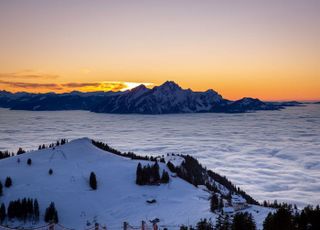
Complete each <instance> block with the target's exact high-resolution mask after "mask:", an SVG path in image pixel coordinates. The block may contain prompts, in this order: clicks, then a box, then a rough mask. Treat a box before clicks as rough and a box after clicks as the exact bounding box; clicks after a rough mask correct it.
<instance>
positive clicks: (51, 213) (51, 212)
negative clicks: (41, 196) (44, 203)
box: [44, 202, 59, 223]
mask: <svg viewBox="0 0 320 230" xmlns="http://www.w3.org/2000/svg"><path fill="white" fill-rule="evenodd" d="M44 221H45V222H47V223H58V222H59V218H58V211H57V210H56V207H55V205H54V203H53V202H51V203H50V205H49V207H48V208H47V209H46V212H45V215H44Z"/></svg>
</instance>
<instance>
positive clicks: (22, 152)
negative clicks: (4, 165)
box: [17, 148, 26, 155]
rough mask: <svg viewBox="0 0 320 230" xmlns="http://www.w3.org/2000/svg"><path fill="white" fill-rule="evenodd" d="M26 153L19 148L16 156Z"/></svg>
mask: <svg viewBox="0 0 320 230" xmlns="http://www.w3.org/2000/svg"><path fill="white" fill-rule="evenodd" d="M25 152H26V151H24V150H23V149H22V148H19V149H18V151H17V155H21V154H24V153H25Z"/></svg>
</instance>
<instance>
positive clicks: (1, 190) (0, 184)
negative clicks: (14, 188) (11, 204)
mask: <svg viewBox="0 0 320 230" xmlns="http://www.w3.org/2000/svg"><path fill="white" fill-rule="evenodd" d="M2 195H3V186H2V183H1V181H0V196H2Z"/></svg>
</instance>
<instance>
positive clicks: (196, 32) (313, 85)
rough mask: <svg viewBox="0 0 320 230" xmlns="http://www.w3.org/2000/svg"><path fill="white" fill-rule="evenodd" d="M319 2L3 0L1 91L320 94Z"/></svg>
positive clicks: (268, 97)
mask: <svg viewBox="0 0 320 230" xmlns="http://www.w3.org/2000/svg"><path fill="white" fill-rule="evenodd" d="M319 12H320V1H318V0H286V1H285V0H268V1H262V0H261V1H259V0H251V1H247V0H242V1H241V0H233V1H231V0H229V1H225V0H220V1H215V0H208V1H205V0H199V1H195V0H192V1H191V0H190V1H189V0H179V1H178V0H158V1H153V0H145V1H139V0H126V1H124V0H123V1H122V0H114V1H107V0H54V1H52V0H25V1H21V0H1V1H0V89H2V90H10V91H30V92H47V91H56V92H64V91H71V90H82V91H94V90H124V89H127V88H132V87H134V86H136V85H138V84H139V83H146V84H147V85H149V86H150V87H151V86H153V85H159V84H161V83H163V82H164V81H166V80H173V81H175V82H177V83H178V84H179V85H181V86H182V87H183V88H192V89H193V90H206V89H208V88H212V89H214V90H216V91H218V92H219V93H220V94H222V95H223V96H224V97H225V98H228V99H239V98H242V97H244V96H250V97H258V98H261V99H264V100H293V99H296V100H319V99H320V13H319Z"/></svg>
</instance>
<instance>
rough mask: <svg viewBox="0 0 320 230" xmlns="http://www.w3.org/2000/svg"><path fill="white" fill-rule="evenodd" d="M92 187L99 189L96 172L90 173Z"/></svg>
mask: <svg viewBox="0 0 320 230" xmlns="http://www.w3.org/2000/svg"><path fill="white" fill-rule="evenodd" d="M90 187H91V188H92V189H93V190H97V179H96V174H95V173H94V172H91V174H90Z"/></svg>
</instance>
